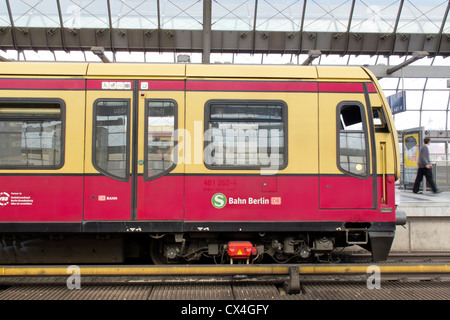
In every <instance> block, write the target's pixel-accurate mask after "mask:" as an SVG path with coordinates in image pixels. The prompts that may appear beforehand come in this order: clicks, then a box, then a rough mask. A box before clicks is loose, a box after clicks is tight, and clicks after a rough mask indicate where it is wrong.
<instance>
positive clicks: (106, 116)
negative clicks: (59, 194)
mask: <svg viewBox="0 0 450 320" xmlns="http://www.w3.org/2000/svg"><path fill="white" fill-rule="evenodd" d="M133 85H134V83H133V81H131V80H130V81H122V80H117V81H115V80H88V81H87V88H88V91H87V93H86V144H85V145H86V147H85V178H84V220H130V219H131V214H132V211H133V205H134V201H133V200H134V199H133V197H132V193H133V182H134V179H135V177H134V176H133V171H132V165H131V164H132V161H135V159H133V156H132V155H133V153H132V151H133V150H132V146H133V144H134V141H133V138H134V136H133V134H132V133H133V125H134V119H133V118H134V117H133V114H134V113H135V111H134V108H133V106H134V104H135V99H134V95H133Z"/></svg>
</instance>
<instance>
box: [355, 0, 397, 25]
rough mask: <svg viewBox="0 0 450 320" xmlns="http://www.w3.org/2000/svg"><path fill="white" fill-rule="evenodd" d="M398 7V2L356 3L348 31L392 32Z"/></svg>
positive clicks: (367, 0)
mask: <svg viewBox="0 0 450 320" xmlns="http://www.w3.org/2000/svg"><path fill="white" fill-rule="evenodd" d="M399 6H400V0H363V1H356V3H355V9H354V12H353V19H352V24H351V28H350V31H352V32H382V33H389V32H393V31H394V27H395V20H396V18H397V13H398V9H399Z"/></svg>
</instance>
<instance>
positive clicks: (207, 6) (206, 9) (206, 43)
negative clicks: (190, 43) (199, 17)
mask: <svg viewBox="0 0 450 320" xmlns="http://www.w3.org/2000/svg"><path fill="white" fill-rule="evenodd" d="M211 15H212V3H211V0H203V55H202V63H210V56H211Z"/></svg>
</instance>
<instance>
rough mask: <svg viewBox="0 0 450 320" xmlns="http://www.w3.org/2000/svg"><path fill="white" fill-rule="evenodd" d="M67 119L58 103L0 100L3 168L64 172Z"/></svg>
mask: <svg viewBox="0 0 450 320" xmlns="http://www.w3.org/2000/svg"><path fill="white" fill-rule="evenodd" d="M64 119H65V104H64V102H63V101H62V100H59V99H20V100H18V99H2V100H0V150H1V152H0V168H2V169H59V168H61V167H62V166H63V164H64Z"/></svg>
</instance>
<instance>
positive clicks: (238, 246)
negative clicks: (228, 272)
mask: <svg viewBox="0 0 450 320" xmlns="http://www.w3.org/2000/svg"><path fill="white" fill-rule="evenodd" d="M228 255H229V256H230V258H232V259H248V258H250V256H252V255H254V256H256V255H257V250H256V247H254V246H253V245H252V243H251V242H250V241H231V242H228Z"/></svg>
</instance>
